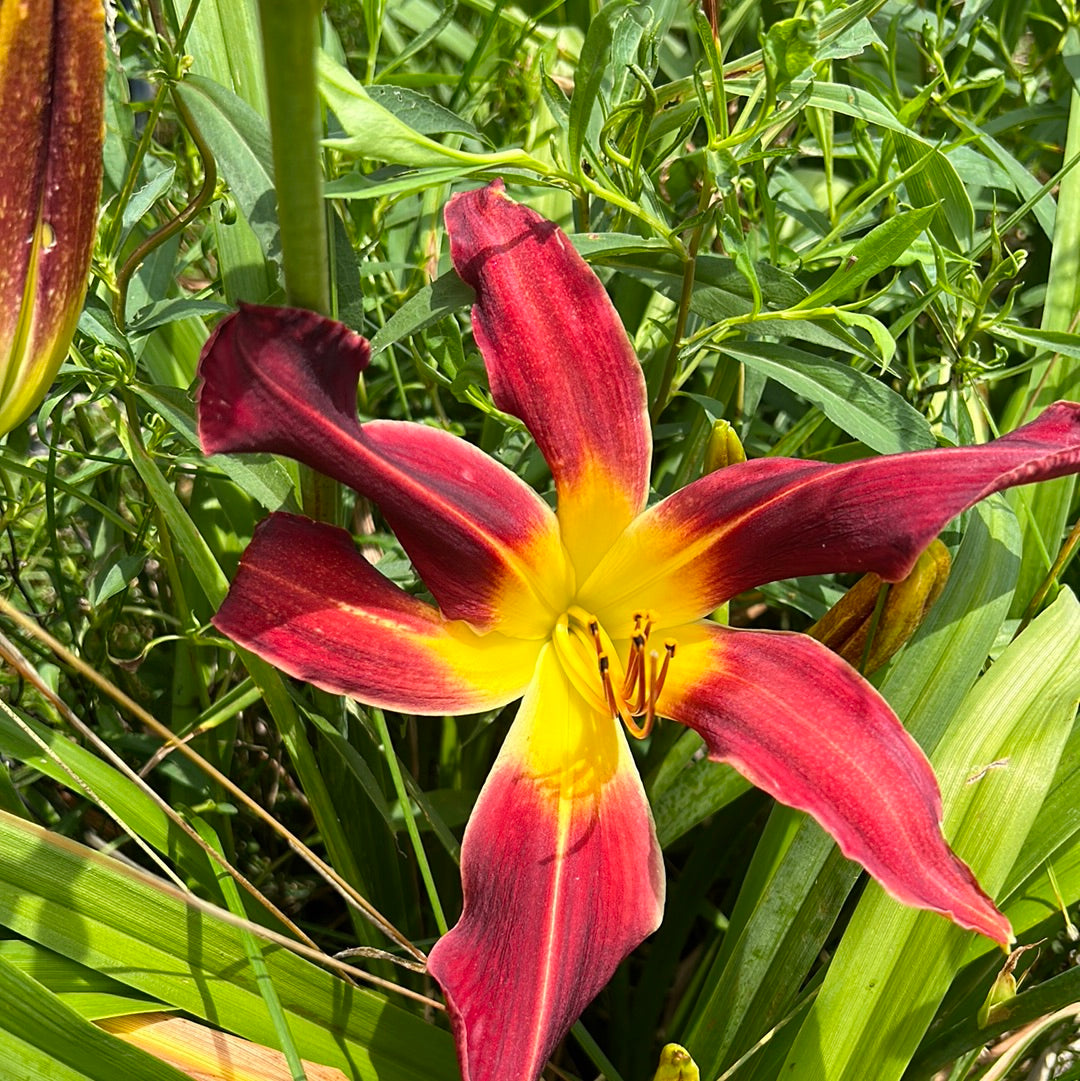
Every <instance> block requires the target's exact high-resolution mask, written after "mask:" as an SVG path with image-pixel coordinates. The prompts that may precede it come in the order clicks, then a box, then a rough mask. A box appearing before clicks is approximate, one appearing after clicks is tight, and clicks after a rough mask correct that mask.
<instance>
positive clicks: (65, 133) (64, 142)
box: [0, 0, 105, 435]
mask: <svg viewBox="0 0 1080 1081" xmlns="http://www.w3.org/2000/svg"><path fill="white" fill-rule="evenodd" d="M104 23H105V16H104V10H103V8H102V4H101V0H0V146H2V147H3V155H2V156H0V435H3V434H5V433H6V432H9V431H11V429H12V428H14V427H15V426H16V425H17V424H19V423H20V422H21V421H23V420H25V419H26V417H28V416H29V415H30V413H31V412H32V411H33V409H34V407H35V406H36V405H37V404H38V402H40V401H41V399H42V398H43V397H44V396H45V392H46V390H48V387H49V384H50V383H52V381H53V379H54V377H55V376H56V372H57V369H58V368H59V367H60V364H61V362H62V361H63V359H64V357H65V356H66V355H67V351H68V347H69V346H70V344H71V336H72V334H74V332H75V324H76V323H77V322H78V318H79V312H80V310H81V309H82V302H83V297H84V296H85V294H86V278H87V271H88V269H89V266H90V255H91V252H92V251H93V245H94V234H95V232H96V229H97V211H98V201H99V199H100V195H101V167H102V146H103V142H104V87H105V26H104Z"/></svg>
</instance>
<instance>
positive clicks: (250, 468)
mask: <svg viewBox="0 0 1080 1081" xmlns="http://www.w3.org/2000/svg"><path fill="white" fill-rule="evenodd" d="M131 389H132V390H134V391H135V393H136V394H138V395H139V397H140V398H142V399H143V401H145V402H146V403H147V404H148V405H149V406H150V407H151V408H152V409H154V410H155V411H156V412H158V413H160V414H161V416H163V417H164V418H165V419H166V420H167V421H168V422H169V424H170V425H172V428H173V430H174V431H175V432H176V433H177V434H178V435H180V436H182V437H183V438H184V439H185V440H187V442H188V443H189V444H190V445H191V446H192V447H193V448H195V449H196V450H199V451H201V449H202V448H201V447H200V445H199V436H198V432H197V429H196V425H195V410H194V408H193V406H192V402H191V396H190V395H189V394H187V393H185V392H184V391H181V390H176V389H175V388H173V387H160V386H155V387H151V386H147V385H146V384H144V383H135V384H133V385H132V388H131ZM213 463H214V466H215V467H217V468H219V469H220V470H221V471H222V472H223V473H224V474H225V475H226V476H227V477H228V478H229V479H230V480H231V481H233V483H235V484H236V486H237V487H238V488H239V489H240V490H241V491H242V492H245V493H246V494H247V495H249V496H251V498H252V499H254V500H256V501H257V502H258V503H259V504H260V505H262V506H263V507H265V508H266V510H271V511H272V510H280V509H281V508H282V507H285V506H291V505H293V503H294V500H293V490H294V484H293V479H292V477H291V476H290V474H289V471H288V469H286V468H285V466H284V465H282V463H281V462H280V461H279V460H278V459H277V458H275V457H273V455H270V454H242V455H240V454H218V455H215V456H214V459H213Z"/></svg>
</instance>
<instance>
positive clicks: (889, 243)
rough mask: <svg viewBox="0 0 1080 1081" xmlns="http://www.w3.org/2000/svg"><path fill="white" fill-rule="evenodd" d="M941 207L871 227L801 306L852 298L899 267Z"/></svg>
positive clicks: (917, 211) (809, 306)
mask: <svg viewBox="0 0 1080 1081" xmlns="http://www.w3.org/2000/svg"><path fill="white" fill-rule="evenodd" d="M935 213H937V207H934V206H927V207H922V208H921V209H919V210H907V211H904V212H902V213H900V214H897V215H896V216H895V217H892V218H889V220H888V221H886V222H884V223H883V224H881V225H878V226H876V227H875V228H873V229H871V230H870V232H869V233H867V234H866V236H864V237H862V238H860V239H859V240H858V241H857V242H856V243H855V244H853V245H852V247H851V248H850V249H849V250H848V252H847V255H846V257H845V258H844V261H843V262H842V263H841V264H840V265H839V266H838V267H837V268H836V270H835V271H834V272H833V273H832V275H831V276H830V277H829V279H828V280H827V281H825V282H824V283H822V284H821V285H819V286H818V287H817V289H815V290H814V291H813V292H812V293H811V294H810V295H809V296H808V297H806V298H805V299H804V300H803V301H802V302H801V303H800V304H799V305H798V307H801V308H815V307H819V306H820V305H823V304H828V303H831V302H832V301H833V300H834V299H836V298H839V297H843V298H852V297H853V295H854V293H855V291H856V290H857V289H858V288H859V287H860V286H861V285H863V284H864V283H865V282H867V281H869V280H870V279H871V278H873V277H874V276H875V275H877V274H880V273H881V272H882V271H883V270H887V269H888V268H889V267H891V266H896V265H897V263H898V262H899V260H900V259H901V257H902V256H903V255H904V254H905V253H906V252H907V250H908V248H910V247H911V245H912V244H913V243H914V242H915V239H916V237H918V236H919V234H920V233H921V232H922V231H923V230H924V229H925V228H926V227H927V225H929V223H930V220H931V218H933V216H934V214H935Z"/></svg>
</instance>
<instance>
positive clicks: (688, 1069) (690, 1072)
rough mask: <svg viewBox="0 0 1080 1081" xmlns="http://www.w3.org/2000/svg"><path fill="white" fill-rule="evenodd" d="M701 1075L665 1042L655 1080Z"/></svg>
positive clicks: (685, 1054) (692, 1079)
mask: <svg viewBox="0 0 1080 1081" xmlns="http://www.w3.org/2000/svg"><path fill="white" fill-rule="evenodd" d="M718 423H721V422H718ZM700 1076H701V1075H700V1073H699V1072H698V1068H697V1063H696V1062H694V1060H693V1059H692V1058H691V1057H690V1052H689V1051H687V1050H686V1048H685V1047H681V1046H680V1045H679V1044H677V1043H669V1044H665V1046H664V1049H663V1050H662V1051H661V1052H660V1065H659V1067H658V1068H657V1071H656V1073H655V1074H653V1081H698V1079H699V1078H700Z"/></svg>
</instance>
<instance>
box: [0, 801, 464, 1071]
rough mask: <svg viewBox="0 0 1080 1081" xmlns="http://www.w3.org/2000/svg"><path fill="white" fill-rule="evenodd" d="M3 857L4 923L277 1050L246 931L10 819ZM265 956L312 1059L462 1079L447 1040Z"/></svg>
mask: <svg viewBox="0 0 1080 1081" xmlns="http://www.w3.org/2000/svg"><path fill="white" fill-rule="evenodd" d="M0 854H2V855H0V924H2V925H4V926H7V927H9V928H11V929H12V930H13V931H15V932H17V933H18V934H20V935H23V936H24V937H26V938H29V939H31V940H32V941H34V942H39V943H41V944H42V945H44V946H47V947H49V948H50V949H53V950H55V951H56V952H57V953H60V954H63V955H64V956H66V957H70V958H72V959H73V960H76V961H79V962H81V963H82V964H84V965H87V966H88V967H90V968H92V969H94V970H95V971H97V972H100V973H103V974H105V975H107V976H111V977H112V978H113V979H115V980H117V981H119V982H120V983H123V984H126V985H127V986H129V987H133V988H136V989H138V990H140V991H145V992H146V993H148V994H150V995H152V996H154V997H155V998H157V999H159V1000H160V1001H162V1002H165V1003H168V1004H169V1005H171V1006H174V1007H177V1008H179V1009H183V1010H186V1011H188V1012H189V1013H191V1014H194V1015H195V1016H197V1017H202V1018H205V1019H206V1020H208V1021H211V1022H213V1023H215V1024H219V1025H222V1026H224V1027H227V1028H228V1029H230V1030H231V1031H233V1032H235V1033H236V1034H237V1035H239V1036H243V1037H245V1038H246V1039H249V1040H254V1041H255V1042H256V1043H261V1044H266V1045H268V1046H273V1045H274V1043H275V1033H274V1028H273V1025H272V1024H271V1022H270V1019H269V1017H268V1015H267V1011H266V1006H265V1003H264V1002H263V1000H262V996H261V995H260V994H259V990H258V988H257V986H256V981H255V976H254V974H253V972H252V970H251V968H250V966H249V965H248V964H247V963H246V961H245V960H244V947H243V940H242V935H243V932H242V931H240V930H239V929H237V928H235V927H232V926H230V925H227V924H225V923H222V922H219V921H217V920H215V919H213V918H211V917H209V916H207V915H206V914H204V913H202V912H201V911H198V910H196V909H194V908H191V907H189V906H188V905H186V904H184V903H183V901H181V900H180V899H179V897H177V896H176V895H174V894H172V893H167V892H165V891H164V890H163V889H162V888H161V887H159V886H157V885H156V884H155V883H154V881H153V880H152V879H150V878H149V877H148V876H146V875H144V874H141V873H139V872H135V871H132V870H129V869H128V868H125V867H122V866H121V865H119V864H118V863H116V862H115V861H114V860H111V859H109V858H108V857H106V856H102V855H100V854H98V853H96V852H93V851H91V850H90V849H87V848H84V847H82V846H81V845H77V844H75V843H74V842H72V841H70V840H68V839H67V838H64V837H59V836H57V835H56V834H53V833H50V832H48V831H47V830H44V829H41V828H40V827H38V826H35V825H33V824H31V823H28V822H25V821H23V820H22V819H19V818H16V817H14V816H12V815H9V814H6V813H4V812H0ZM265 956H266V967H267V970H268V972H269V974H270V978H271V979H272V980H273V981H274V984H275V986H276V988H277V992H278V997H279V998H280V1000H281V1004H282V1007H283V1008H284V1010H285V1014H286V1016H287V1018H288V1023H289V1027H290V1029H291V1030H292V1033H293V1036H294V1040H295V1044H296V1047H297V1050H298V1051H299V1053H300V1054H301V1055H302V1056H303V1057H304V1058H305V1059H310V1060H311V1061H313V1062H320V1063H325V1064H326V1065H332V1066H337V1067H339V1068H340V1069H342V1070H344V1071H345V1072H346V1073H347V1074H349V1076H351V1077H356V1078H359V1079H362V1081H369V1079H370V1081H375V1079H376V1078H380V1077H383V1078H385V1077H392V1078H394V1081H453V1079H454V1078H456V1076H457V1072H456V1066H455V1062H454V1055H453V1050H452V1047H451V1044H450V1039H449V1036H448V1035H446V1034H445V1033H443V1032H440V1031H438V1030H437V1029H435V1028H433V1027H432V1026H430V1025H427V1024H425V1023H424V1022H423V1021H421V1020H420V1019H419V1018H416V1017H414V1016H412V1015H411V1014H409V1013H407V1012H405V1011H404V1010H401V1009H399V1008H397V1007H395V1006H393V1005H391V1004H390V1003H388V1002H386V1001H385V999H383V998H382V996H380V995H377V994H373V993H372V992H369V991H364V990H360V989H357V988H353V987H349V986H348V985H347V984H345V983H344V982H343V981H341V980H339V979H337V978H335V977H334V976H332V975H330V974H329V973H327V972H324V971H323V970H321V969H319V968H317V967H316V966H315V965H313V964H310V963H309V962H307V961H305V960H303V959H302V958H299V957H296V956H295V955H293V954H291V953H288V952H287V951H285V950H276V951H275V950H267V951H265ZM3 1027H4V1021H3V1017H2V1014H0V1029H3ZM116 1076H119V1075H116Z"/></svg>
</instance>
